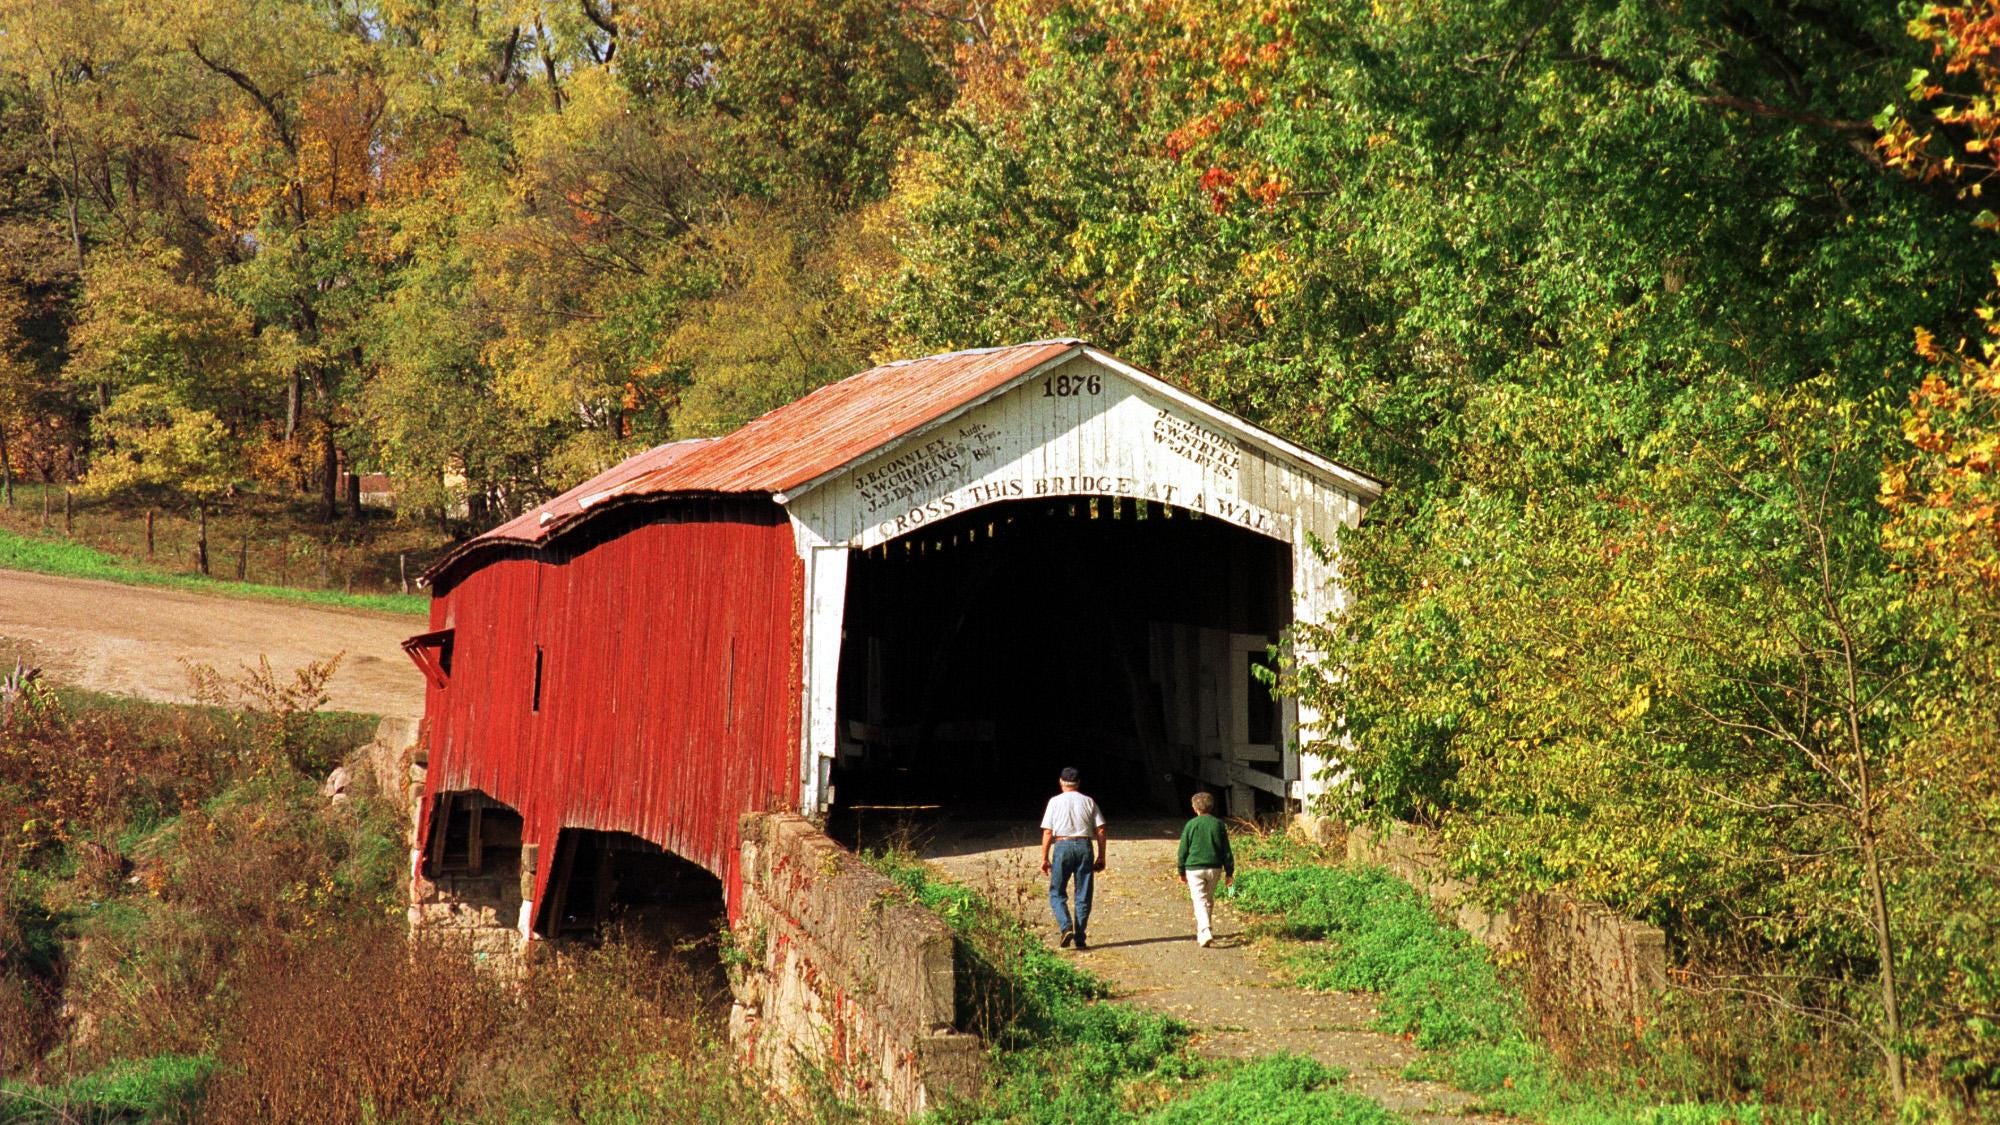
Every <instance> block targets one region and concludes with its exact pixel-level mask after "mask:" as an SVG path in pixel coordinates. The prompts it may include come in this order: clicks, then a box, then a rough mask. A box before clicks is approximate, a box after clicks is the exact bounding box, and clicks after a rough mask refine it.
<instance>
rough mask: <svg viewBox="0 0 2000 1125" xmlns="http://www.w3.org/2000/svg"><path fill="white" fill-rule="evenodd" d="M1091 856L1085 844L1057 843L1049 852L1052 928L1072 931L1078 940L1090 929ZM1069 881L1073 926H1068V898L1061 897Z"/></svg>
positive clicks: (1086, 841) (1073, 842) (1058, 841)
mask: <svg viewBox="0 0 2000 1125" xmlns="http://www.w3.org/2000/svg"><path fill="white" fill-rule="evenodd" d="M1091 862H1092V859H1091V852H1090V841H1089V840H1057V841H1056V843H1055V847H1054V848H1053V849H1051V850H1050V852H1049V909H1050V910H1052V911H1054V912H1055V916H1056V928H1057V929H1059V930H1075V931H1076V936H1077V937H1079V938H1080V937H1082V936H1083V933H1084V928H1085V927H1086V926H1088V925H1090V878H1091V870H1090V868H1091ZM1071 879H1075V880H1076V922H1075V924H1074V925H1072V924H1071V922H1070V913H1069V903H1068V902H1067V901H1065V900H1066V898H1067V897H1068V896H1067V895H1065V894H1064V891H1065V889H1066V887H1067V884H1068V883H1069V881H1070V880H1071Z"/></svg>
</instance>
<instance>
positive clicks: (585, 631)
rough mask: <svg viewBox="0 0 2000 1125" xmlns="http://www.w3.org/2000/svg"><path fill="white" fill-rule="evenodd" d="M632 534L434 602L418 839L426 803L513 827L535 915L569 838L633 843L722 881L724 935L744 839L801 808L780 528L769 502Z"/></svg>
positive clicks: (790, 569) (646, 513) (684, 512)
mask: <svg viewBox="0 0 2000 1125" xmlns="http://www.w3.org/2000/svg"><path fill="white" fill-rule="evenodd" d="M623 522H625V523H629V524H630V525H631V526H629V527H626V526H620V527H618V528H616V529H615V530H614V531H613V532H612V533H610V534H607V535H605V536H602V537H591V538H589V539H584V541H582V542H575V541H572V540H569V539H566V540H564V541H562V542H558V543H556V544H553V545H551V546H549V547H543V548H537V549H533V550H523V549H518V548H517V549H516V550H515V551H514V552H513V553H511V554H508V555H505V556H502V557H497V558H493V559H492V560H491V561H488V562H487V563H485V565H483V566H480V567H478V568H477V569H473V570H470V571H468V572H465V573H463V574H462V575H459V576H457V577H456V578H455V579H454V580H453V581H452V582H450V583H449V584H448V585H443V586H441V587H439V588H438V589H437V590H436V593H435V597H434V600H433V602H432V605H431V629H432V631H433V632H437V631H441V630H446V629H450V630H453V631H454V632H453V656H452V670H451V675H450V678H449V680H448V682H446V683H445V685H444V686H442V687H440V686H438V685H437V684H436V683H435V682H434V683H433V684H432V686H431V687H430V689H429V692H428V695H427V698H426V701H425V715H426V717H427V727H428V737H429V742H428V746H429V750H430V768H429V774H428V777H427V780H426V783H425V797H426V800H425V802H424V806H423V809H424V819H425V820H428V818H429V812H430V809H431V808H432V807H433V805H434V803H435V802H434V800H433V798H435V797H436V796H437V794H439V793H444V792H454V791H459V790H468V789H474V790H478V791H480V792H482V793H485V794H486V795H487V796H489V797H492V798H493V799H495V800H498V801H501V802H503V803H505V804H507V805H508V806H510V807H512V808H513V809H515V810H516V811H518V812H519V813H520V814H521V816H522V820H523V822H524V823H523V836H522V838H523V841H524V842H525V843H530V844H538V845H540V849H539V854H540V858H541V861H540V863H539V866H538V868H537V871H536V879H535V885H534V894H533V898H534V901H536V902H537V903H539V902H540V901H541V899H542V896H543V892H544V890H545V889H546V887H547V885H548V880H549V873H550V871H551V870H552V869H553V868H554V866H555V864H554V860H555V845H556V839H557V835H558V833H559V832H560V831H561V830H562V829H563V828H587V829H597V830H600V831H617V832H629V833H631V834H633V835H635V836H639V837H642V838H644V839H647V840H651V841H653V842H654V843H656V844H659V845H660V846H661V847H663V848H666V849H667V850H669V851H672V852H674V853H676V854H678V855H680V856H682V857H683V858H686V859H688V860H691V861H693V862H695V863H698V864H700V865H701V866H703V867H705V868H707V869H708V870H709V871H711V872H713V873H715V874H716V875H717V876H719V877H720V878H721V879H722V882H723V887H724V889H725V893H726V895H727V897H728V901H729V909H730V915H731V917H734V916H735V915H736V913H737V911H738V908H739V900H740V898H741V895H742V884H741V879H740V875H739V872H738V865H739V855H738V839H737V819H738V818H739V817H740V816H741V815H742V814H743V813H745V812H749V811H754V810H767V809H780V808H790V807H792V805H793V804H795V803H796V801H797V799H798V765H797V762H798V755H797V746H798V732H799V715H798V704H797V699H798V683H799V674H800V673H799V659H800V651H799V646H798V639H797V638H798V622H797V618H798V613H799V610H798V606H799V604H800V601H801V597H802V593H801V591H802V590H803V586H804V576H803V573H802V570H801V567H800V564H799V561H798V557H797V555H796V553H795V551H794V549H793V545H792V532H791V526H790V523H789V521H788V520H787V518H786V516H785V513H784V511H783V510H782V509H781V508H779V507H778V506H777V505H776V504H773V503H771V502H770V501H768V500H741V501H709V502H672V503H668V504H664V505H652V506H648V507H647V508H644V509H637V510H634V511H633V512H631V513H629V514H628V516H627V517H626V519H625V521H623ZM577 538H579V539H583V537H577ZM537 650H539V651H540V654H541V657H540V663H541V665H542V668H541V677H542V683H541V693H540V703H541V706H540V709H539V710H537V709H536V708H535V706H534V703H535V694H536V693H535V684H534V678H535V670H536V664H537ZM731 678H733V680H734V683H733V685H729V684H726V683H725V681H727V680H730V679H731ZM419 831H420V832H423V829H422V828H421V827H420V829H419ZM418 838H419V839H428V834H427V833H426V834H423V835H419V837H418Z"/></svg>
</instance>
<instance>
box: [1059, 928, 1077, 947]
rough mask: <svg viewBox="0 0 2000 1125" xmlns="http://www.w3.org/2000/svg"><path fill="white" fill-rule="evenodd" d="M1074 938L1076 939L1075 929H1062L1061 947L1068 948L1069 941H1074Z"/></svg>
mask: <svg viewBox="0 0 2000 1125" xmlns="http://www.w3.org/2000/svg"><path fill="white" fill-rule="evenodd" d="M1075 940H1076V931H1075V930H1064V931H1063V932H1062V947H1063V948H1064V949H1068V948H1069V946H1070V943H1071V942H1073V941H1075Z"/></svg>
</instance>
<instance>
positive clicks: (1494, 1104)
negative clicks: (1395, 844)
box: [1236, 841, 1828, 1125]
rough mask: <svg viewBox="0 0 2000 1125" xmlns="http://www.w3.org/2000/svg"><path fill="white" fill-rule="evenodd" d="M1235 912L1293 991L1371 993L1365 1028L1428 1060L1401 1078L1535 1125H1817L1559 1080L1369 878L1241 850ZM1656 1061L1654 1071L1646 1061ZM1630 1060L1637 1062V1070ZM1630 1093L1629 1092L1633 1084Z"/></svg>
mask: <svg viewBox="0 0 2000 1125" xmlns="http://www.w3.org/2000/svg"><path fill="white" fill-rule="evenodd" d="M1246 843H1247V844H1248V846H1247V847H1242V848H1239V854H1241V855H1243V856H1244V857H1245V859H1246V862H1245V863H1243V865H1242V867H1241V869H1240V870H1239V872H1238V879H1237V895H1236V905H1237V906H1238V907H1240V908H1241V909H1243V910H1245V911H1247V912H1250V913H1253V914H1258V915H1262V916H1263V919H1264V920H1263V921H1262V923H1261V924H1260V928H1262V929H1264V930H1265V931H1266V932H1269V933H1272V934H1274V935H1275V936H1277V937H1278V939H1279V940H1278V942H1277V945H1276V949H1275V951H1274V954H1273V955H1274V956H1275V957H1276V958H1277V959H1278V962H1279V964H1280V966H1281V967H1282V968H1283V970H1284V971H1285V972H1286V974H1287V975H1288V976H1289V977H1290V978H1291V979H1292V980H1293V981H1294V982H1295V983H1297V984H1299V985H1300V986H1302V987H1306V988H1311V989H1317V990H1323V991H1360V992H1373V993H1377V994H1378V995H1379V997H1380V999H1379V1001H1378V1006H1379V1009H1380V1012H1381V1015H1380V1017H1379V1023H1378V1025H1377V1026H1378V1028H1379V1029H1380V1030H1382V1031H1386V1032H1390V1033H1393V1034H1399V1035H1407V1036H1409V1037H1410V1038H1411V1039H1412V1040H1413V1041H1414V1042H1415V1043H1416V1044H1417V1045H1419V1046H1421V1047H1423V1048H1425V1050H1426V1051H1427V1052H1428V1054H1427V1055H1426V1056H1425V1057H1424V1058H1423V1059H1421V1060H1419V1061H1418V1062H1417V1063H1416V1064H1415V1065H1413V1066H1412V1067H1411V1068H1410V1071H1409V1073H1408V1075H1407V1076H1408V1077H1412V1078H1425V1079H1437V1080H1443V1081H1446V1082H1449V1083H1450V1084H1452V1085H1454V1086H1457V1087H1458V1088H1460V1089H1462V1090H1466V1091H1468V1092H1471V1093H1475V1094H1479V1095H1480V1096H1481V1097H1483V1098H1484V1099H1485V1102H1486V1104H1487V1106H1488V1107H1489V1108H1491V1109H1494V1110H1498V1111H1500V1112H1503V1113H1507V1114H1510V1115H1513V1116H1516V1117H1521V1118H1524V1119H1528V1120H1532V1121H1539V1122H1545V1123H1547V1125H1614V1123H1616V1125H1777V1123H1781V1122H1782V1123H1791V1125H1825V1123H1826V1122H1827V1120H1828V1119H1827V1118H1825V1117H1824V1116H1822V1115H1819V1114H1807V1113H1803V1112H1800V1111H1795V1110H1790V1109H1785V1108H1777V1107H1771V1106H1766V1105H1761V1104H1758V1103H1757V1101H1756V1099H1754V1098H1749V1097H1746V1098H1744V1099H1743V1100H1741V1101H1686V1100H1675V1099H1671V1098H1649V1097H1646V1096H1644V1095H1643V1093H1635V1092H1634V1090H1633V1089H1632V1088H1631V1084H1630V1083H1627V1082H1626V1081H1624V1079H1625V1078H1627V1077H1629V1076H1625V1075H1616V1074H1598V1075H1571V1074H1568V1073H1565V1072H1564V1070H1563V1069H1562V1068H1561V1067H1559V1066H1558V1065H1557V1063H1556V1060H1555V1059H1554V1058H1553V1057H1552V1056H1551V1055H1550V1054H1549V1052H1547V1051H1546V1050H1544V1049H1543V1048H1542V1047H1541V1046H1539V1045H1538V1044H1537V1043H1535V1042H1534V1040H1533V1039H1532V1037H1531V1036H1530V1034H1529V1032H1528V1030H1527V1019H1526V1012H1525V1005H1524V1004H1523V1002H1522V1000H1521V997H1520V995H1519V993H1518V992H1517V991H1516V990H1515V989H1513V988H1512V987H1511V986H1509V984H1508V983H1507V982H1506V981H1505V980H1504V979H1503V977H1502V975H1501V973H1500V971H1499V970H1498V968H1497V967H1496V966H1495V964H1494V962H1493V959H1492V956H1491V955H1490V954H1489V953H1488V952H1487V950H1486V949H1485V948H1484V947H1482V946H1480V945H1479V944H1478V943H1476V942H1474V941H1473V940H1472V939H1471V938H1470V937H1469V936H1468V935H1466V934H1465V933H1464V932H1462V931H1460V930H1458V929H1456V928H1454V927H1451V926H1448V925H1446V924H1445V923H1443V922H1441V921H1439V920H1438V918H1437V917H1436V915H1435V914H1433V913H1432V910H1431V907H1430V905H1429V903H1428V902H1427V901H1425V899H1424V898H1423V897H1422V896H1421V895H1420V894H1419V893H1418V892H1417V891H1416V890H1415V889H1414V888H1412V887H1411V886H1410V885H1409V884H1407V883H1404V882H1403V881H1402V880H1400V879H1398V878H1396V877H1395V876H1393V875H1391V874H1389V873H1388V872H1387V871H1384V870H1381V869H1379V868H1361V867H1348V866H1341V865H1336V864H1333V863H1330V862H1325V859H1324V857H1323V856H1318V855H1315V854H1313V853H1310V852H1307V851H1305V850H1303V849H1300V848H1297V847H1295V846H1288V845H1286V844H1284V843H1282V842H1281V841H1246ZM1654 1061H1655V1062H1664V1061H1667V1060H1654ZM1643 1064H1644V1061H1643V1060H1642V1061H1641V1064H1640V1065H1641V1067H1643ZM1641 1083H1643V1079H1642V1080H1641Z"/></svg>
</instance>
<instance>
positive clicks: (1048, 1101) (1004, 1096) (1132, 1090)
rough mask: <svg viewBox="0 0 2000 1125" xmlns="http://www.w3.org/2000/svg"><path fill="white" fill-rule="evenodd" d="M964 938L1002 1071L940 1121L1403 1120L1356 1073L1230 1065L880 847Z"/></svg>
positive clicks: (876, 860) (965, 998) (883, 864)
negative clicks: (1357, 1088)
mask: <svg viewBox="0 0 2000 1125" xmlns="http://www.w3.org/2000/svg"><path fill="white" fill-rule="evenodd" d="M867 858H868V859H869V862H870V863H871V864H873V865H874V867H875V868H876V870H878V871H880V872H882V873H883V874H885V875H887V876H888V877H889V878H890V879H891V880H892V881H893V882H895V883H896V884H897V886H898V887H899V888H901V890H902V893H903V894H905V895H906V896H907V897H908V898H909V900H910V901H912V902H914V903H916V904H917V905H920V906H923V907H925V908H927V909H929V910H931V911H932V912H934V913H936V914H937V915H938V916H939V917H941V918H943V919H944V920H945V922H946V924H948V925H949V926H950V927H951V929H952V933H953V935H954V936H955V937H956V938H957V948H958V970H959V982H960V995H959V997H958V1000H959V1004H958V1007H959V1024H960V1026H961V1027H962V1028H964V1029H966V1030H971V1031H976V1032H977V1033H978V1034H980V1035H981V1036H982V1037H984V1038H985V1039H986V1041H987V1042H988V1043H990V1044H992V1054H991V1063H992V1066H993V1071H994V1082H993V1085H992V1088H991V1089H990V1090H989V1091H988V1092H987V1094H986V1096H985V1097H983V1098H981V1099H980V1100H979V1101H978V1102H976V1103H970V1104H958V1105H951V1106H947V1107H945V1108H944V1109H941V1110H938V1111H936V1112H934V1113H933V1114H932V1115H931V1120H933V1121H935V1122H938V1123H940V1125H958V1123H972V1122H978V1123H986V1122H1018V1123H1031V1125H1039V1123H1049V1125H1057V1123H1062V1125H1068V1123H1070V1122H1091V1123H1093V1125H1121V1123H1131V1125H1142V1123H1143V1125H1194V1123H1196V1122H1210V1121H1230V1122H1245V1123H1250V1125H1293V1123H1297V1125H1306V1123H1308V1122H1310V1123H1316V1125H1393V1123H1394V1122H1398V1121H1401V1120H1402V1118H1400V1117H1397V1116H1396V1115H1394V1114H1392V1113H1390V1112H1388V1111H1387V1110H1385V1109H1383V1108H1382V1107H1381V1106H1379V1105H1377V1104H1376V1103H1374V1102H1372V1101H1370V1100H1368V1099H1367V1098H1363V1097H1359V1096H1357V1095H1355V1094H1351V1093H1348V1092H1346V1091H1345V1090H1343V1089H1341V1086H1342V1084H1343V1083H1344V1082H1345V1080H1346V1077H1347V1076H1346V1074H1345V1073H1344V1072H1342V1071H1340V1070H1337V1069H1335V1068H1331V1067H1327V1066H1324V1065H1322V1064H1320V1063H1318V1062H1315V1061H1313V1060H1311V1059H1306V1058H1301V1057H1298V1056H1295V1055H1277V1056H1271V1057H1268V1058H1263V1059H1258V1060H1256V1061H1253V1062H1248V1063H1242V1062H1227V1063H1218V1062H1211V1061H1206V1060H1203V1059H1200V1058H1198V1057H1196V1056H1195V1055H1194V1054H1193V1053H1192V1052H1191V1051H1189V1050H1188V1044H1187V1040H1188V1034H1189V1029H1188V1027H1187V1026H1186V1025H1185V1024H1183V1023H1181V1022H1180V1021H1179V1020H1176V1019H1173V1018H1171V1017H1168V1016H1164V1015H1159V1014H1157V1013H1153V1012H1147V1011H1143V1010H1140V1009H1138V1008H1133V1007H1130V1006H1128V1005H1124V1004H1119V1003H1115V1002H1112V1001H1109V1000H1107V999H1105V997H1106V996H1107V994H1108V988H1107V986H1106V985H1105V983H1104V981H1102V980H1100V979H1099V978H1097V977H1096V976H1094V975H1092V974H1090V973H1088V972H1086V971H1084V970H1082V969H1080V968H1078V967H1077V966H1076V965H1075V964H1073V963H1072V962H1070V961H1068V960H1066V959H1065V958H1063V957H1062V956H1060V955H1058V954H1057V953H1055V952H1054V951H1053V950H1050V949H1049V948H1048V947H1047V946H1046V945H1044V944H1043V943H1042V941H1041V939H1040V938H1039V937H1037V936H1036V935H1035V934H1034V933H1033V932H1031V931H1030V930H1029V929H1028V928H1027V927H1025V926H1023V925H1021V924H1020V923H1019V922H1018V921H1017V920H1015V919H1014V918H1012V917H1009V916H1007V915H1006V914H1005V913H1004V912H1003V911H1001V910H999V909H998V908H997V907H994V906H993V905H992V904H990V903H988V902H987V901H986V900H985V899H983V898H981V897H980V896H979V895H978V894H977V893H976V892H974V891H973V890H971V889H970V888H968V887H964V886H961V885H959V884H956V883H952V882H949V881H946V880H942V879H938V878H936V877H934V876H932V875H931V874H930V873H929V872H928V871H927V870H926V869H925V868H924V867H923V865H922V864H921V863H918V862H917V861H916V860H914V859H912V858H911V857H909V856H908V855H904V854H895V853H892V854H886V855H885V854H873V855H870V856H868V857H867Z"/></svg>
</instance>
